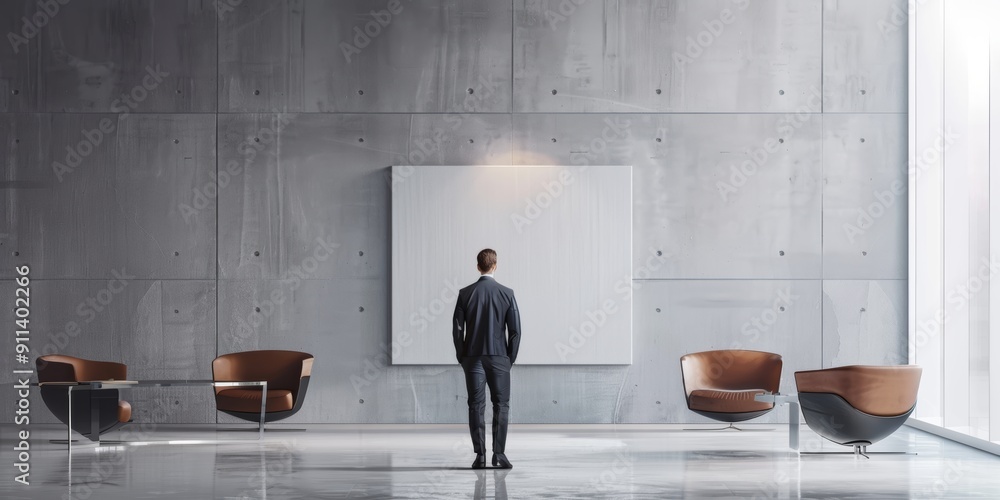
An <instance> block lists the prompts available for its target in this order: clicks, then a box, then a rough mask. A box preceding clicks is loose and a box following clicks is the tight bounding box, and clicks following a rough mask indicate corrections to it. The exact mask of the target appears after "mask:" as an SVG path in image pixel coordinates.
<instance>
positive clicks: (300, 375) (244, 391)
mask: <svg viewBox="0 0 1000 500" xmlns="http://www.w3.org/2000/svg"><path fill="white" fill-rule="evenodd" d="M313 359H314V358H313V356H312V354H307V353H304V352H297V351H246V352H236V353H232V354H224V355H222V356H219V357H218V358H215V361H212V377H213V378H214V379H215V381H217V382H247V381H257V380H266V381H267V403H266V404H265V410H264V412H265V413H264V422H274V421H277V420H281V419H285V418H288V417H290V416H292V415H294V414H295V413H296V412H298V411H299V409H300V408H302V401H303V400H305V397H306V389H308V388H309V377H310V375H311V374H312V365H313ZM260 400H261V388H260V387H216V388H215V405H216V407H217V408H218V410H219V411H221V412H223V413H228V414H229V415H232V416H234V417H237V418H241V419H243V420H248V421H250V422H257V423H260Z"/></svg>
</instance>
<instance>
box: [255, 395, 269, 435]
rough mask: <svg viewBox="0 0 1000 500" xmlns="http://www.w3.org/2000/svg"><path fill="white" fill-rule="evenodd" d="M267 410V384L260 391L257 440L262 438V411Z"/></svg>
mask: <svg viewBox="0 0 1000 500" xmlns="http://www.w3.org/2000/svg"><path fill="white" fill-rule="evenodd" d="M266 408H267V382H264V385H263V386H262V387H261V389H260V430H259V431H258V433H257V439H263V438H264V410H265V409H266Z"/></svg>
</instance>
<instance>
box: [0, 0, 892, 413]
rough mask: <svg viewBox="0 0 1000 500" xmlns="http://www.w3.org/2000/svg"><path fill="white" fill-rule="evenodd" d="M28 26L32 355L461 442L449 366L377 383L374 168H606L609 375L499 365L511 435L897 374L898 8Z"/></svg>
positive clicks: (32, 13) (212, 16)
mask: <svg viewBox="0 0 1000 500" xmlns="http://www.w3.org/2000/svg"><path fill="white" fill-rule="evenodd" d="M57 5H58V10H57V11H55V12H51V13H50V12H45V11H39V6H38V4H37V2H35V1H34V0H24V1H9V2H3V3H0V32H3V33H8V32H9V33H11V35H8V36H7V40H8V41H9V42H11V43H10V44H0V158H3V171H2V175H0V181H2V182H3V183H4V184H3V186H2V187H3V189H0V206H2V207H3V217H2V219H3V223H2V224H3V225H2V227H0V278H2V279H3V281H2V283H0V297H7V298H6V299H3V300H7V301H9V302H10V303H11V305H12V304H13V282H12V280H11V279H10V278H12V277H13V275H14V270H13V268H14V266H15V265H22V264H28V265H30V266H31V277H32V278H33V279H34V281H33V285H32V299H33V302H32V316H31V320H32V322H31V325H32V330H33V331H34V336H33V339H32V347H33V349H34V350H35V353H36V354H38V353H41V352H53V351H55V352H61V353H67V354H74V355H80V356H85V357H94V358H100V359H109V360H116V361H122V362H125V363H128V364H129V365H130V375H131V376H132V377H136V378H149V377H170V378H174V377H176V378H206V377H209V376H210V374H211V369H210V362H211V360H212V358H214V357H215V356H216V355H217V354H219V353H226V352H232V351H236V350H244V349H256V348H287V349H298V350H305V351H309V352H312V353H314V354H315V355H316V356H317V362H316V365H315V370H314V373H313V382H312V385H311V386H310V391H309V396H308V400H307V401H306V404H305V406H304V407H303V409H302V411H301V412H300V413H299V414H298V415H297V416H296V417H294V418H293V419H292V420H291V421H293V422H402V423H409V422H461V421H463V420H464V419H465V416H466V410H465V387H464V382H463V379H462V375H461V371H460V368H459V367H458V366H457V365H456V366H453V367H421V366H406V367H398V366H387V363H386V361H387V354H386V353H387V352H388V351H391V350H392V349H393V346H391V345H389V343H390V332H389V316H390V311H389V301H390V290H389V284H390V271H389V269H390V207H389V200H390V193H391V191H390V189H391V185H392V182H395V181H399V182H405V178H403V179H393V178H392V177H391V176H389V175H388V174H389V170H388V167H389V166H390V165H413V166H415V168H419V166H420V165H438V164H440V165H464V164H489V165H496V164H501V165H502V164H577V165H580V164H592V165H603V164H608V165H612V164H625V165H633V166H634V170H633V172H634V174H633V181H634V186H633V193H634V195H633V197H634V207H633V231H632V232H633V235H634V236H633V242H632V243H633V248H634V258H633V273H634V276H633V278H634V280H633V282H632V284H633V293H634V297H633V296H629V297H625V296H622V297H621V300H632V301H633V308H634V317H633V325H634V337H633V349H634V352H633V360H634V362H633V364H632V365H631V366H588V367H573V366H559V367H556V366H550V367H546V366H522V367H515V370H514V373H513V380H514V382H513V383H514V388H513V394H514V396H513V401H512V405H511V406H512V418H513V419H514V421H517V422H601V423H607V422H684V421H702V419H701V418H700V417H697V416H695V415H694V414H692V413H690V412H688V411H687V410H686V408H685V407H684V402H683V398H682V394H681V383H680V377H679V369H678V361H677V359H678V357H679V356H680V355H682V354H684V353H686V352H690V351H695V350H703V349H712V348H727V347H731V346H742V347H744V348H748V349H762V350H773V351H775V352H779V353H781V354H783V355H784V357H785V377H784V380H783V384H782V389H783V390H792V389H793V378H792V376H791V374H792V371H793V370H796V369H806V368H816V367H820V366H831V365H839V364H848V363H855V362H865V363H892V362H899V361H905V359H906V348H905V342H906V337H905V332H906V307H907V297H906V247H905V245H906V203H905V199H906V194H905V192H893V187H894V183H897V182H900V183H902V185H903V186H904V188H905V179H906V178H905V175H906V173H905V172H906V169H905V165H906V156H905V155H906V142H905V141H906V92H907V87H906V18H905V14H904V12H905V6H906V4H905V1H903V0H878V1H872V0H841V1H836V0H785V1H781V0H751V1H750V2H743V1H726V0H717V1H707V2H706V1H703V0H676V1H638V0H624V1H613V0H605V1H601V0H590V1H571V0H561V1H549V2H546V1H539V0H535V1H529V0H512V1H511V2H506V3H505V2H502V1H496V0H462V1H460V0H452V1H440V2H436V1H435V2H431V1H420V0H417V1H413V2H410V1H403V2H401V3H398V4H397V2H378V1H375V2H372V1H360V0H357V1H337V2H333V1H330V2H326V1H318V0H306V1H303V0H284V1H275V0H266V1H265V0H243V1H242V2H240V1H238V0H219V1H218V2H216V1H213V0H201V1H199V0H188V1H175V0H147V1H126V0H94V1H87V2H70V3H69V4H67V5H65V6H63V5H61V4H58V3H57ZM390 8H391V9H392V10H393V11H394V13H391V17H390V16H388V15H386V14H385V13H378V12H376V15H375V16H373V15H372V11H373V10H375V11H380V10H382V9H390ZM51 10H53V9H52V8H50V11H51ZM38 12H42V13H41V14H39V13H38ZM25 17H26V19H25ZM380 21H381V22H380ZM26 25H29V26H26ZM38 25H44V26H42V27H40V28H37V29H36V28H35V26H38ZM366 30H367V33H368V34H367V35H366V34H365V32H366ZM123 94H124V97H123ZM67 148H68V149H67ZM505 265H507V266H515V265H517V263H516V262H507V263H505ZM581 320H582V318H581ZM0 322H2V324H4V325H11V324H12V322H13V317H12V316H11V307H8V306H4V307H0ZM525 328H526V329H525V335H526V336H527V335H531V334H532V332H531V328H530V325H526V327H525ZM5 331H9V330H5ZM3 345H4V346H6V347H4V349H5V352H11V353H12V350H13V341H12V340H11V338H10V337H8V338H7V339H6V340H5V341H4V344H3ZM403 347H405V346H397V347H396V348H403ZM15 364H16V363H15V362H14V361H13V359H12V354H10V355H8V354H4V355H2V356H0V373H3V374H4V375H3V376H2V378H3V380H8V377H10V375H9V374H10V373H11V369H12V368H14V366H13V365H15ZM0 396H2V398H3V399H4V400H7V401H11V400H13V397H12V394H11V389H10V385H9V384H4V385H3V389H2V394H0ZM129 398H130V399H131V400H132V401H133V407H134V408H135V409H136V410H135V411H136V418H137V419H139V420H143V419H145V420H149V419H158V420H159V421H164V420H165V421H177V422H211V421H215V419H216V418H217V416H216V414H215V412H214V409H213V407H212V404H211V403H210V399H211V398H210V397H209V395H208V393H207V391H198V390H195V389H183V390H176V391H169V392H156V391H153V390H149V391H139V390H136V391H134V393H133V394H132V395H130V396H129ZM40 403H41V402H40V400H36V401H35V405H36V406H35V408H36V409H38V411H39V413H40V415H39V418H40V419H42V420H48V421H51V417H50V416H48V415H47V412H45V411H44V410H41V405H40ZM12 412H13V409H12V405H2V407H0V414H2V418H4V419H7V418H10V417H11V416H12V415H11V414H12ZM784 415H785V413H784V412H774V413H773V414H771V415H769V416H767V417H766V418H765V419H763V420H764V421H780V420H782V419H783V418H784ZM219 420H220V421H229V420H227V419H226V418H221V417H220V418H219Z"/></svg>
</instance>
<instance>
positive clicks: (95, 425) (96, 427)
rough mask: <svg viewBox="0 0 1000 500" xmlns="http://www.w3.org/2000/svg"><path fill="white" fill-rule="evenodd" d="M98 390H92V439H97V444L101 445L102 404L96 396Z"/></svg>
mask: <svg viewBox="0 0 1000 500" xmlns="http://www.w3.org/2000/svg"><path fill="white" fill-rule="evenodd" d="M96 393H97V391H95V390H90V392H89V394H90V440H91V441H95V442H96V443H97V446H100V445H101V405H100V401H99V399H97V398H95V397H94V394H96Z"/></svg>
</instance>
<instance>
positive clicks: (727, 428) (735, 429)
mask: <svg viewBox="0 0 1000 500" xmlns="http://www.w3.org/2000/svg"><path fill="white" fill-rule="evenodd" d="M682 430H685V431H728V430H733V431H740V432H771V431H773V430H774V429H746V428H743V427H736V426H735V425H733V424H732V422H730V423H729V426H727V427H709V428H707V429H695V428H687V429H682Z"/></svg>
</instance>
